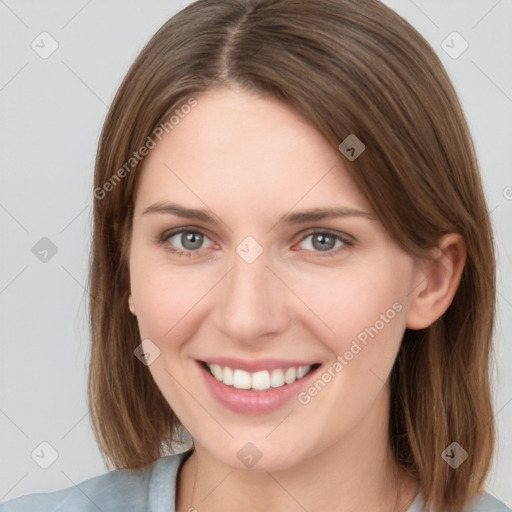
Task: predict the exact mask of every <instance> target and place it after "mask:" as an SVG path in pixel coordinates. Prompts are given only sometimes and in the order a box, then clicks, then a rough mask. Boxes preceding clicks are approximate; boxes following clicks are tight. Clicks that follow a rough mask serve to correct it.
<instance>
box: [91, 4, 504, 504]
mask: <svg viewBox="0 0 512 512" xmlns="http://www.w3.org/2000/svg"><path fill="white" fill-rule="evenodd" d="M230 84H231V85H232V84H237V85H238V86H241V87H242V88H244V89H245V90H248V91H255V92H257V93H259V94H261V95H264V96H265V95H268V96H270V97H274V98H278V99H281V100H283V101H285V102H286V103H287V104H289V105H291V106H292V107H294V108H295V109H296V110H297V111H298V112H300V113H302V115H304V116H305V117H306V118H307V119H308V120H309V121H310V122H311V123H312V124H313V125H314V126H315V127H316V128H317V129H318V130H319V131H320V132H321V133H322V134H323V135H324V136H325V138H326V139H327V140H328V141H329V142H330V143H332V145H333V147H336V148H337V147H338V145H339V144H340V142H341V141H343V140H344V139H345V138H346V137H347V136H348V135H349V134H355V135H356V136H357V137H358V138H359V139H360V140H361V141H362V142H363V143H364V144H365V146H366V149H365V151H364V152H363V153H362V154H361V155H360V156H359V157H358V158H357V159H356V160H354V161H348V160H347V162H346V164H347V165H346V167H347V169H348V171H349V172H350V174H351V176H352V178H353V179H354V180H355V182H356V184H357V185H358V186H359V188H360V189H361V190H362V191H363V193H364V194H365V195H366V197H367V198H368V200H369V202H370V204H371V206H372V208H373V209H374V211H375V213H376V214H377V215H378V217H379V219H380V220H381V222H382V223H383V225H384V226H385V228H386V229H387V230H388V232H389V233H390V235H391V236H392V237H393V239H394V240H396V242H397V243H398V244H400V245H401V246H402V247H403V248H404V249H405V250H406V251H408V252H409V253H410V254H411V255H414V256H416V257H418V258H423V257H426V256H427V254H428V251H429V249H431V248H433V247H436V244H437V243H438V240H439V237H440V236H441V235H442V234H444V233H449V232H457V233H460V234H461V235H462V237H463V239H464V241H465V244H466V249H467V259H466V264H465V267H464V271H463V274H462V278H461V282H460V284H459V287H458V290H457V292H456V295H455V297H454V299H453V302H452V303H451V305H450V307H449V308H448V310H447V311H446V312H445V314H444V315H443V316H442V317H441V318H439V319H438V320H437V321H436V322H434V323H433V324H432V325H431V326H429V327H428V328H426V329H421V330H415V331H413V330H409V329H407V330H406V331H405V334H404V337H403V341H402V344H401V348H400V351H399V354H398V356H397V359H396V361H395V364H394V367H393V369H392V373H391V379H390V385H391V405H390V407H391V409H390V425H389V427H390V430H389V434H390V442H391V444H392V447H393V450H394V453H395V454H396V458H397V461H398V463H399V464H400V465H402V466H403V467H404V468H406V469H407V470H408V471H409V473H410V474H411V475H413V476H414V477H415V478H417V479H418V481H419V483H420V490H421V492H422V494H423V497H424V499H425V502H426V504H427V506H430V507H432V508H435V509H436V510H444V509H450V510H454V511H461V510H463V509H464V508H465V506H466V505H467V503H468V502H469V501H470V500H472V499H474V497H475V496H476V495H477V494H479V493H481V492H482V491H483V484H484V482H485V478H486V476H487V474H488V471H489V469H490V465H491V461H492V455H493V450H494V443H495V423H494V417H493V408H492V395H491V390H490V382H489V359H490V356H491V348H492V334H493V325H494V314H495V258H494V247H493V238H492V231H491V225H490V221H489V213H488V210H487V205H486V202H485V198H484V194H483V190H482V185H481V180H480V175H479V171H478V162H477V158H476V154H475V150H474V147H473V143H472V140H471V136H470V133H469V130H468V127H467V124H466V121H465V118H464V115H463V112H462V109H461V106H460V103H459V101H458V98H457V95H456V93H455V91H454V88H453V86H452V84H451V83H450V80H449V78H448V76H447V74H446V72H445V70H444V68H443V66H442V64H441V62H440V60H439V58H438V57H437V56H436V54H435V52H434V51H433V50H432V48H431V47H430V46H429V45H428V43H427V42H426V41H425V40H424V38H423V37H422V36H421V35H420V34H419V33H418V32H417V31H416V30H415V29H414V28H413V27H411V26H410V25H409V24H408V23H407V22H406V21H404V20H403V19H402V18H401V17H400V16H398V15H397V14H396V13H395V12H394V11H393V10H391V9H390V8H388V7H386V6H385V5H383V4H381V3H380V2H379V1H377V0H363V1H358V2H354V1H353V0H308V1H304V0H220V1H219V0H199V1H197V2H194V3H192V4H190V5H188V6H187V7H186V8H184V9H183V10H182V11H180V12H179V13H178V14H176V15H175V16H173V17H172V18H171V19H170V20H169V21H167V22H166V23H165V24H164V25H163V26H162V27H161V28H160V29H159V30H158V32H157V33H156V34H155V35H154V36H153V38H152V39H151V40H150V41H149V43H148V44H147V45H146V47H145V48H144V49H143V50H142V52H141V53H140V55H139V56H138V57H137V59H136V61H135V62H134V64H133V65H132V67H131V69H130V70H129V72H128V74H127V76H126V77H125V79H124V81H123V83H122V84H121V86H120V88H119V90H118V92H117V95H116V96H115V99H114V101H113V104H112V106H111V108H110V111H109V113H108V116H107V119H106V121H105V125H104V127H103V132H102V135H101V140H100V142H99V148H98V154H97V160H96V168H95V178H94V187H95V194H94V195H95V200H94V237H93V243H92V252H91V260H90V283H89V284H90V328H91V335H92V351H91V362H90V371H89V388H88V399H89V407H90V413H91V418H92V425H93V429H94V433H95V436H96V439H97V441H98V444H99V448H100V450H101V452H102V454H103V457H104V459H105V461H107V463H108V461H111V462H112V464H113V465H114V467H115V468H140V467H143V466H146V465H148V464H150V463H152V462H153V461H155V460H156V459H157V458H159V457H160V456H162V455H167V454H169V453H173V446H172V443H173V440H176V438H177V428H178V427H180V422H179V420H178V418H177V417H176V416H175V414H174V413H173V411H172V410H171V408H170V406H169V405H168V403H167V402H166V400H165V399H164V397H163V395H162V394H161V392H160V391H159V389H158V388H157V386H156V384H155V383H154V381H153V379H152V377H151V374H150V372H149V370H148V368H147V367H146V366H145V365H143V364H141V363H140V361H139V360H138V359H137V358H136V357H135V356H134V350H135V348H136V347H137V346H138V345H139V344H140V343H141V340H140V337H139V331H138V326H137V320H136V318H135V317H134V316H133V315H132V314H131V313H130V311H129V309H128V295H129V289H130V286H129V268H128V248H129V243H130V233H131V223H132V215H133V206H134V201H135V194H136V186H137V182H138V180H139V175H140V171H141V165H140V164H138V165H133V163H132V164H131V165H132V166H133V170H131V169H130V170H129V171H127V172H126V173H123V177H122V180H117V181H116V182H113V180H112V177H113V176H114V174H115V173H116V172H117V171H118V170H119V169H121V168H122V167H123V165H124V166H125V170H126V165H125V164H126V162H128V161H129V160H130V158H133V154H134V151H137V149H138V148H140V147H142V146H143V145H144V144H145V143H146V141H147V138H148V136H149V135H150V134H152V133H153V131H154V130H155V129H156V128H157V127H158V126H159V124H160V123H161V122H162V121H163V120H165V119H166V118H167V117H168V116H169V115H170V114H171V113H172V112H173V111H174V110H175V109H176V108H177V107H178V106H179V105H180V104H182V103H183V102H184V101H186V100H187V99H190V98H191V97H193V96H194V95H199V94H200V93H201V92H203V91H206V90H208V89H209V88H212V87H216V86H222V85H228V86H229V85H230ZM118 176H120V175H119V174H118ZM107 182H110V183H111V186H110V187H108V190H107V187H105V184H106V183H107ZM454 441H456V442H457V443H459V444H460V445H461V446H462V447H463V448H464V449H465V450H466V451H467V452H468V454H469V458H468V459H467V460H466V461H465V462H464V463H463V464H462V465H460V466H459V467H458V468H457V469H452V468H451V467H450V466H449V465H448V464H447V463H446V462H445V461H444V460H443V458H442V457H441V454H442V452H443V451H444V450H445V448H446V447H447V446H448V445H450V444H451V443H452V442H454Z"/></svg>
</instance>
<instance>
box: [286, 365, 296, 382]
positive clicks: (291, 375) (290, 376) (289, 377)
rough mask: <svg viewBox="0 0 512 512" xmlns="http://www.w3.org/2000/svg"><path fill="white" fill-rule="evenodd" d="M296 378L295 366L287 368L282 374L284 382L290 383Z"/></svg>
mask: <svg viewBox="0 0 512 512" xmlns="http://www.w3.org/2000/svg"><path fill="white" fill-rule="evenodd" d="M296 379H297V370H296V369H295V368H287V370H286V372H285V374H284V381H285V382H286V384H291V383H292V382H295V380H296Z"/></svg>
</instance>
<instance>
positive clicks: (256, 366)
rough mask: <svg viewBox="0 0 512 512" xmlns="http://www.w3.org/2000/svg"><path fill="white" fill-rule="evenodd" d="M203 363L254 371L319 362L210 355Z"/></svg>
mask: <svg viewBox="0 0 512 512" xmlns="http://www.w3.org/2000/svg"><path fill="white" fill-rule="evenodd" d="M200 361H201V362H203V363H208V364H218V365H219V366H228V367H229V368H233V369H239V370H245V371H246V372H250V373H254V372H258V371H262V370H275V369H276V368H282V369H286V368H292V367H294V368H298V367H299V366H312V365H314V364H317V363H315V362H311V361H287V360H284V359H259V360H254V359H253V360H250V361H247V360H243V359H235V358H232V357H211V358H210V357H209V358H206V359H200Z"/></svg>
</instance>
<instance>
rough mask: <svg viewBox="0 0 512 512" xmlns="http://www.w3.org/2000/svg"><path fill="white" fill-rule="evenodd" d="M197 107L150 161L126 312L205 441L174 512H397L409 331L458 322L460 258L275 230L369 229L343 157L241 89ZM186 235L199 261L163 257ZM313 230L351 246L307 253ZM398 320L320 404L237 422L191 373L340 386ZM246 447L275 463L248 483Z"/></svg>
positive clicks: (454, 247) (386, 241)
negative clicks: (237, 362) (327, 211)
mask: <svg viewBox="0 0 512 512" xmlns="http://www.w3.org/2000/svg"><path fill="white" fill-rule="evenodd" d="M197 100H198V104H197V106H196V107H195V108H194V109H193V110H192V112H191V113H190V114H188V115H187V116H186V117H185V118H184V119H182V120H181V121H180V123H179V125H177V126H176V127H175V128H174V129H173V130H172V131H171V132H170V133H169V134H167V135H166V136H165V137H164V138H163V140H162V141H161V142H160V143H159V144H158V145H157V147H156V148H155V149H153V150H152V151H151V153H150V154H149V155H148V156H147V157H146V159H145V161H144V168H143V174H142V176H141V182H140V186H139V189H138V193H137V197H136V204H135V211H134V219H133V230H132V239H131V245H130V253H129V259H130V284H131V294H130V298H129V307H130V310H131V312H132V313H133V314H134V315H136V317H137V320H138V324H139V329H140V334H141V339H146V338H149V339H150V340H151V341H152V342H153V343H154V344H155V345H156V346H157V347H158V349H159V350H160V356H159V357H158V358H157V359H156V360H155V361H154V362H153V363H152V364H151V365H150V366H149V370H150V372H151V375H152V376H153V378H154V380H155V382H156V384H157V385H158V387H159V389H160V390H161V391H162V394H163V395H164V397H165V398H166V400H167V401H168V403H169V404H170V406H171V407H172V409H173V410H174V411H175V412H176V414H177V415H178V417H179V418H180V420H181V421H182V422H183V424H184V425H185V427H186V428H187V429H188V431H189V432H190V434H191V435H192V437H193V438H194V444H195V452H194V453H193V455H192V456H191V457H189V459H188V460H187V461H186V462H185V464H184V465H183V467H182V469H181V471H180V474H179V480H178V487H177V499H176V506H177V510H178V511H181V510H187V509H188V508H189V507H195V508H197V509H198V510H201V511H215V510H225V509H226V506H227V505H228V504H229V509H231V510H236V509H241V510H253V511H256V510H262V511H263V510H289V511H292V510H293V511H294V510H304V509H306V510H308V511H316V510H344V511H356V510H359V511H360V510H374V511H380V510H382V511H390V510H393V507H394V505H395V499H396V492H397V487H396V483H395V473H394V470H395V469H397V467H398V466H397V465H396V464H395V462H394V459H393V457H392V454H391V451H390V446H389V440H388V420H389V418H388V407H389V387H388V385H387V383H388V378H389V375H390V372H391V369H392V366H393V363H394V361H395V358H396V355H397V352H398V349H399V347H400V342H401V339H402V336H403V333H404V331H405V328H406V327H409V328H413V329H419V328H423V327H426V326H428V325H430V324H431V323H432V322H433V321H435V320H436V319H437V318H438V317H439V316H441V315H442V314H443V312H444V311H445V310H446V309H447V308H448V306H449V304H450V302H451V300H452V298H453V295H454V293H455V291H456V288H457V285H458V282H459V279H460V274H461V272H462V268H463V265H464V258H465V252H464V245H463V242H462V241H461V240H460V238H459V237H458V236H457V235H455V234H450V235H446V236H445V237H444V238H443V239H442V240H441V244H440V245H441V247H442V248H444V249H445V254H442V253H441V252H440V251H437V252H435V253H434V256H437V257H438V258H439V259H438V262H437V263H432V262H431V263H426V262H417V261H415V260H414V259H413V258H412V257H411V256H410V255H408V254H406V253H405V252H404V251H403V250H402V249H401V248H399V246H398V245H397V244H396V243H395V242H394V241H393V240H392V239H391V238H390V236H389V235H388V233H387V232H386V231H385V229H384V227H383V225H382V224H381V223H380V221H379V220H377V219H376V218H373V219H369V218H366V217H362V216H353V217H346V218H332V219H323V220H320V221H315V222H308V223H305V224H300V225H291V226H287V225H284V224H283V225H282V224H279V223H278V220H279V218H280V216H281V215H283V214H285V213H289V212H290V211H292V212H296V211H301V210H305V209H310V208H325V207H340V206H343V207H347V208H354V209H357V210H361V211H364V212H367V213H368V214H370V215H372V214H373V212H372V211H371V209H370V206H369V204H368V202H367V200H366V199H365V197H364V196H363V195H362V194H361V192H360V191H359V190H358V189H357V188H356V186H355V184H354V183H353V181H352V180H351V178H350V177H349V175H348V173H347V171H346V169H345V168H344V157H343V155H341V154H340V153H339V152H338V151H337V150H336V149H333V148H332V147H331V146H330V145H329V144H328V143H327V142H326V141H325V139H324V138H323V137H322V136H321V135H320V134H319V132H318V131H317V130H316V129H315V128H314V127H313V126H312V125H311V124H309V123H308V122H307V121H306V120H304V119H303V118H302V117H301V116H300V115H299V114H297V113H296V112H295V111H294V110H293V109H291V108H290V107H288V106H287V105H284V104H283V103H280V102H279V101H277V100H273V99H268V98H262V97H260V96H257V95H255V94H253V93H248V92H246V91H242V90H241V89H238V88H235V87H233V88H229V89H228V88H223V89H211V90H209V91H207V92H206V93H204V94H202V95H200V96H197ZM158 202H173V203H179V204H180V205H181V206H184V207H187V208H197V209H206V210H208V212H209V213H210V214H214V215H215V216H216V218H217V224H207V223H205V222H203V221H197V220H190V219H185V218H181V217H177V216H174V215H171V214H168V213H147V214H143V211H144V210H145V208H147V207H148V206H150V205H153V204H155V203H158ZM180 227H190V228H193V229H192V231H194V230H201V231H202V232H203V233H204V234H205V238H204V241H203V244H202V245H199V247H200V248H199V249H195V252H194V251H192V250H188V251H187V247H190V245H188V246H184V245H182V244H183V239H182V238H181V234H178V235H174V236H172V237H171V238H169V239H168V240H167V241H164V242H162V243H159V242H158V241H157V240H158V237H159V236H160V235H161V234H162V233H165V232H166V231H169V230H171V229H172V228H180ZM312 228H315V229H316V230H318V231H321V230H324V231H325V230H330V231H334V232H335V233H336V234H340V235H341V236H345V237H349V240H351V241H352V242H353V245H348V244H347V245H345V244H343V242H341V241H336V245H335V246H334V248H332V247H333V245H332V244H331V245H329V246H328V247H329V251H327V252H331V253H332V254H333V256H326V255H325V251H322V250H321V246H319V245H318V244H316V245H313V238H314V237H313V236H308V235H310V234H311V229H312ZM247 236H252V237H253V238H254V239H255V240H256V241H257V242H258V244H259V245H260V246H261V247H262V248H263V253H262V254H261V255H260V256H259V257H258V258H257V259H256V260H255V261H254V262H253V263H250V264H249V263H247V262H246V261H244V259H242V258H241V257H240V256H239V255H238V254H237V252H236V248H237V246H238V245H239V244H240V243H241V242H242V241H243V240H244V239H245V238H246V237H247ZM185 243H186V241H185ZM171 247H175V248H176V250H181V251H183V252H185V253H186V254H185V255H184V256H181V257H180V256H178V255H177V254H173V253H171V252H170V250H169V248H171ZM318 247H320V249H319V248H318ZM396 303H399V305H400V311H399V312H398V313H397V314H396V315H394V318H393V319H391V320H389V321H388V322H387V323H385V325H384V327H383V328H382V329H380V330H379V332H378V334H377V335H376V336H374V337H373V338H370V339H369V342H368V344H367V345H366V346H364V348H363V349H362V350H361V351H360V352H359V353H358V354H357V355H356V356H355V357H354V358H353V359H352V360H351V361H350V362H349V363H348V364H347V365H346V366H345V367H344V368H343V370H342V371H341V372H339V373H338V374H337V375H336V377H335V378H334V379H332V380H331V382H329V383H328V385H327V386H326V387H325V389H323V390H322V391H321V392H320V393H318V395H317V396H315V397H314V398H312V399H311V401H310V402H309V403H307V404H301V403H299V402H298V401H297V400H292V401H291V402H290V403H289V404H287V405H286V406H284V407H282V408H281V409H279V410H277V411H275V412H273V413H269V414H265V415H256V416H254V415H253V416H251V415H244V414H239V413H235V412H232V411H230V410H227V409H225V408H224V407H223V406H222V405H220V404H219V403H218V402H217V401H216V400H215V399H214V398H213V397H212V396H211V395H210V393H209V390H208V389H207V388H206V387H205V385H204V384H203V382H202V379H200V377H201V376H200V375H199V370H198V369H197V366H196V363H195V360H196V359H204V358H207V357H214V356H231V357H235V358H241V359H262V358H280V359H285V360H292V359H293V360H306V361H311V362H318V363H322V365H324V368H327V367H329V366H330V365H332V363H333V362H334V361H335V360H336V357H337V355H340V354H344V353H345V352H346V351H347V350H348V349H349V348H350V346H351V343H352V341H353V340H354V339H356V336H357V335H358V334H359V333H360V332H361V331H363V330H364V329H365V328H366V327H370V326H373V325H375V323H376V321H377V320H379V318H381V317H380V315H382V314H385V313H386V311H387V310H389V309H390V308H392V306H393V304H396ZM249 441H250V442H252V443H253V444H254V445H256V446H257V447H258V449H259V451H260V452H261V453H262V458H261V459H260V460H259V461H258V463H257V464H256V465H255V466H254V467H253V468H252V469H248V468H246V467H245V466H244V465H243V464H242V462H241V461H240V460H239V458H238V457H237V452H238V451H239V450H240V449H241V448H242V447H243V446H244V445H245V444H246V443H247V442H249ZM196 465H197V475H196ZM397 478H398V482H400V483H401V484H402V490H401V495H400V498H399V504H401V505H402V507H403V506H407V505H408V504H409V503H410V502H411V501H412V499H413V498H414V496H415V494H416V492H417V489H418V488H417V483H416V482H415V481H414V480H413V479H412V478H410V477H408V476H407V475H406V474H405V473H404V472H402V471H399V472H398V473H397ZM194 481H195V486H194ZM221 482H222V484H221V485H219V484H220V483H221Z"/></svg>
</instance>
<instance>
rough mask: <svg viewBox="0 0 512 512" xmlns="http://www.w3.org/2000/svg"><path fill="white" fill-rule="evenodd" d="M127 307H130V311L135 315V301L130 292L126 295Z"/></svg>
mask: <svg viewBox="0 0 512 512" xmlns="http://www.w3.org/2000/svg"><path fill="white" fill-rule="evenodd" d="M128 307H129V308H130V311H131V312H132V314H133V315H135V316H137V313H136V312H135V303H134V302H133V298H132V294H131V293H130V295H129V297H128Z"/></svg>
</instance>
